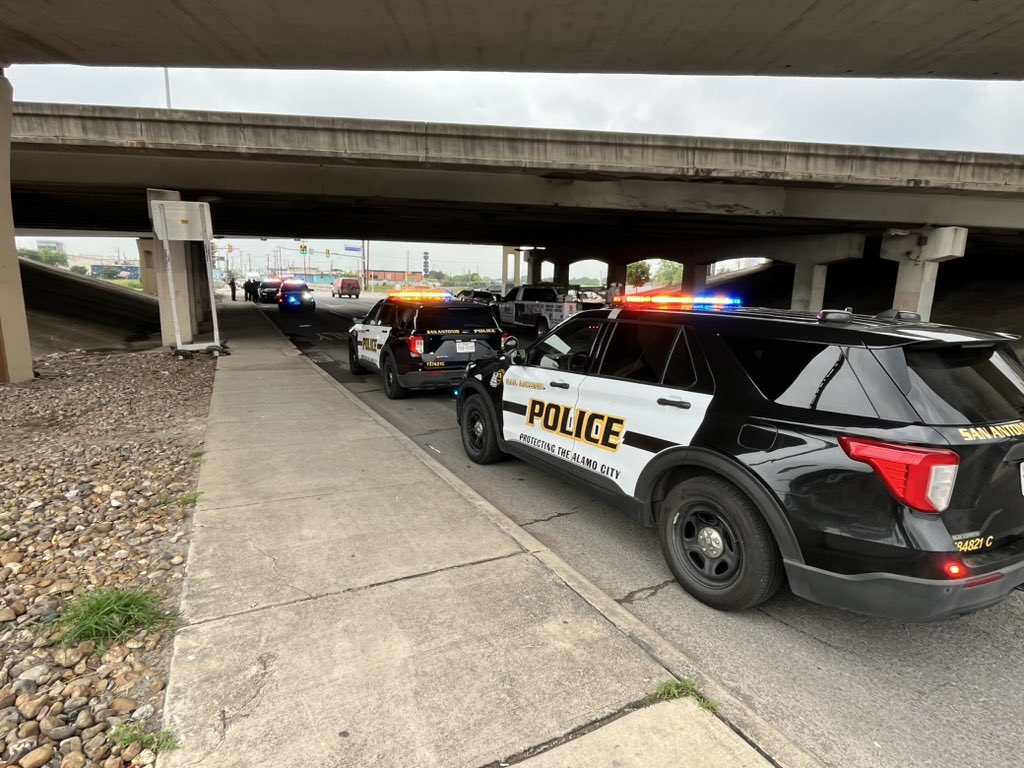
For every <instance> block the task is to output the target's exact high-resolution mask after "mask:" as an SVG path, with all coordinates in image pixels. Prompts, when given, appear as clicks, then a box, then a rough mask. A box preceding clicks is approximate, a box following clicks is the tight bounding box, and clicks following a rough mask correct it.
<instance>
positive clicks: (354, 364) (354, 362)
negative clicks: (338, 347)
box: [348, 342, 367, 376]
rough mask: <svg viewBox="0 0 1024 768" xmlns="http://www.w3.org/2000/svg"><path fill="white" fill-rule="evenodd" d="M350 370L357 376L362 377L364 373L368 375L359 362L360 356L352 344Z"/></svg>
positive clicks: (349, 355)
mask: <svg viewBox="0 0 1024 768" xmlns="http://www.w3.org/2000/svg"><path fill="white" fill-rule="evenodd" d="M348 369H349V370H350V371H351V372H352V373H353V374H354V375H356V376H362V375H363V374H364V373H367V370H366V369H365V368H364V367H363V364H362V363H360V362H359V355H358V354H357V353H356V348H355V346H353V344H352V343H351V342H349V345H348Z"/></svg>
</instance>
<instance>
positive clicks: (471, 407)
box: [459, 395, 505, 464]
mask: <svg viewBox="0 0 1024 768" xmlns="http://www.w3.org/2000/svg"><path fill="white" fill-rule="evenodd" d="M459 431H460V432H461V433H462V448H463V450H465V452H466V455H467V456H469V458H470V459H471V460H472V461H473V462H475V463H477V464H493V463H494V462H496V461H499V460H500V459H502V458H503V457H504V456H505V454H504V453H503V452H502V450H501V448H499V447H498V427H497V425H496V424H495V423H494V418H493V417H492V416H491V412H490V411H489V410H488V409H487V404H486V403H485V402H484V399H483V397H482V396H481V395H470V396H469V399H467V400H466V403H465V405H463V406H462V424H461V426H460V428H459Z"/></svg>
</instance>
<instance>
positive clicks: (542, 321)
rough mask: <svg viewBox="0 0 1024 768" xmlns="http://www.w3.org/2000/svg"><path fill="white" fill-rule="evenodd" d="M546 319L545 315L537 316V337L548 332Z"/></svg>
mask: <svg viewBox="0 0 1024 768" xmlns="http://www.w3.org/2000/svg"><path fill="white" fill-rule="evenodd" d="M548 327H549V326H548V319H547V318H546V317H538V318H537V337H538V338H539V337H541V336H543V335H544V334H545V333H547V332H548Z"/></svg>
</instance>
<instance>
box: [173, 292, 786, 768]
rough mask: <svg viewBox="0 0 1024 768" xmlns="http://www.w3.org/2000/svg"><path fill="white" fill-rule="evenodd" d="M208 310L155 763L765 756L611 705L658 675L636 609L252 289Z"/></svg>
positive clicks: (705, 720) (529, 762)
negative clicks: (199, 411) (188, 512)
mask: <svg viewBox="0 0 1024 768" xmlns="http://www.w3.org/2000/svg"><path fill="white" fill-rule="evenodd" d="M220 317H221V323H222V327H223V329H224V330H223V334H224V337H225V338H226V339H228V340H229V345H230V349H231V352H232V354H231V355H230V356H226V357H221V358H219V360H218V364H217V375H216V381H215V385H214V391H213V398H212V401H211V404H210V415H209V426H208V429H207V433H206V446H205V449H206V452H205V455H204V457H203V464H202V471H201V475H200V481H199V490H200V491H201V493H202V496H201V498H200V501H199V505H198V509H197V511H196V515H195V519H194V525H193V535H192V544H191V550H190V553H189V559H188V571H187V576H186V580H185V586H184V593H183V598H182V608H183V611H184V615H185V620H186V622H187V626H185V627H184V628H183V629H181V630H180V631H179V632H178V634H177V637H176V638H175V643H174V655H173V660H172V666H171V678H170V685H169V687H168V691H167V698H166V706H165V713H166V716H165V727H166V728H168V729H170V730H171V731H173V733H174V734H175V735H176V736H177V737H178V739H179V741H180V742H181V745H182V746H181V747H180V748H179V749H178V750H176V751H173V752H168V753H165V754H163V755H161V756H160V760H159V766H160V768H183V767H184V766H193V767H194V768H199V767H200V766H202V768H228V767H230V766H240V767H241V766H245V767H247V768H251V767H253V766H274V768H285V767H288V766H296V767H298V766H302V767H303V768H310V767H312V766H332V767H333V766H403V767H408V766H465V767H466V768H476V767H477V766H486V765H492V764H493V765H497V764H498V763H499V761H502V760H505V759H506V758H510V757H511V758H513V762H517V761H519V760H520V759H523V762H521V763H520V764H521V765H523V766H527V768H550V767H551V766H576V765H587V766H612V765H615V766H644V767H645V768H650V767H652V766H669V765H671V766H684V765H690V766H730V767H731V766H767V765H769V763H768V762H767V761H766V760H764V758H762V757H761V756H760V755H759V754H758V752H757V751H755V750H754V749H753V748H752V747H750V746H749V745H748V744H747V743H746V742H745V741H744V740H743V739H741V738H740V737H739V736H737V735H736V734H735V733H734V732H733V731H732V730H731V729H730V728H729V727H728V726H727V725H726V724H725V723H724V722H723V721H722V720H720V719H719V718H716V717H715V716H713V715H711V714H709V713H707V712H705V711H703V710H701V709H700V708H698V707H697V705H696V704H695V703H694V702H692V701H691V700H689V699H680V700H676V701H672V702H667V703H661V704H656V705H653V706H650V707H646V708H643V709H639V710H637V711H635V712H631V713H630V714H626V715H625V716H623V717H621V718H620V719H615V720H611V719H610V716H613V715H615V714H617V713H619V712H622V711H628V710H629V708H630V705H631V704H634V703H636V702H639V701H641V700H642V699H644V698H645V697H646V696H647V695H648V694H650V693H652V692H653V691H654V689H655V687H656V686H657V685H658V683H660V682H663V681H665V680H669V679H671V678H672V677H673V674H672V672H670V671H669V670H668V669H667V668H666V664H665V663H664V662H663V661H660V660H659V658H661V655H660V654H658V653H657V652H656V650H654V649H653V648H652V643H656V642H657V640H652V641H648V642H643V643H641V642H640V641H639V640H638V639H636V638H637V635H638V633H642V632H647V633H650V630H647V629H646V628H640V629H636V631H633V629H631V627H633V628H634V629H635V627H634V625H636V624H638V622H636V620H635V619H633V618H632V617H631V616H629V615H628V614H626V612H625V611H624V609H622V608H621V607H620V606H618V605H617V604H615V603H614V602H613V601H611V600H610V599H609V598H607V597H606V596H604V595H602V594H601V593H600V592H599V591H598V590H597V589H596V588H595V587H594V586H593V585H590V584H589V583H588V582H586V581H585V580H584V579H583V578H582V577H581V576H579V575H578V574H576V573H575V572H574V571H573V570H572V569H571V568H569V567H568V566H567V565H566V564H565V563H563V562H562V561H561V560H559V559H558V558H557V557H555V556H554V555H553V554H552V553H550V552H548V551H547V550H545V549H544V547H543V546H542V545H541V544H540V543H539V542H537V541H536V540H535V539H533V538H532V537H531V536H530V535H529V534H527V533H526V532H525V531H523V530H522V529H521V528H519V527H518V526H516V525H515V524H514V523H513V522H512V521H511V520H509V519H508V518H506V517H505V516H504V515H502V514H501V512H499V511H498V510H497V509H495V508H494V507H493V506H492V505H490V504H489V503H487V502H486V501H484V500H483V499H482V498H480V497H479V496H477V495H476V494H475V493H474V492H473V491H472V490H470V489H469V488H468V487H467V486H465V485H464V484H463V483H462V482H461V481H459V480H458V479H457V478H455V477H454V476H453V475H452V474H451V473H449V472H448V471H447V470H446V469H444V468H443V467H441V466H440V465H439V464H437V463H436V462H434V461H433V459H431V458H430V457H429V456H426V455H425V454H424V453H423V452H422V451H421V450H420V449H419V448H418V447H417V446H416V445H415V444H414V443H413V442H412V441H411V440H409V439H407V438H405V437H404V436H402V435H401V434H400V433H398V432H397V431H396V430H394V428H392V427H390V425H388V424H387V423H386V422H384V421H383V420H382V419H380V418H379V417H377V416H376V415H374V414H373V413H372V412H370V411H369V410H368V409H367V408H366V407H365V406H364V405H362V403H360V402H359V401H358V400H356V398H355V397H354V396H352V395H350V394H349V393H348V392H347V391H346V390H345V389H344V388H343V387H341V386H340V385H338V384H336V383H334V382H333V381H332V380H330V379H329V378H328V377H327V376H326V375H325V374H323V373H322V372H321V371H320V370H319V369H318V368H316V367H315V366H314V365H313V364H312V363H311V362H310V361H308V360H306V359H304V358H302V357H300V356H299V355H298V353H297V352H296V350H295V349H294V348H293V347H292V346H291V345H290V344H289V343H288V342H287V341H285V339H284V338H283V337H282V336H281V335H280V334H279V333H278V332H277V330H276V329H275V328H274V327H272V326H271V324H270V323H268V322H267V320H266V319H265V318H263V317H261V316H260V312H259V310H258V309H257V308H256V307H254V306H252V305H249V304H241V303H236V304H231V303H230V302H228V303H226V304H223V305H221V311H220ZM606 718H607V719H609V722H607V723H605V722H604V721H605V719H606ZM602 723H603V724H602ZM592 724H601V725H600V727H594V728H593V730H589V732H587V733H585V734H584V735H580V736H579V737H578V738H576V739H574V740H570V741H568V742H566V743H564V744H560V745H558V746H554V747H553V748H551V749H548V750H545V751H543V752H542V753H541V754H539V755H538V756H536V757H528V755H531V754H534V751H535V750H536V748H538V747H540V746H542V745H546V744H549V743H551V742H553V741H555V740H560V739H562V738H563V737H565V736H566V735H567V734H573V733H574V732H578V731H579V730H580V729H585V728H586V727H587V726H588V725H592Z"/></svg>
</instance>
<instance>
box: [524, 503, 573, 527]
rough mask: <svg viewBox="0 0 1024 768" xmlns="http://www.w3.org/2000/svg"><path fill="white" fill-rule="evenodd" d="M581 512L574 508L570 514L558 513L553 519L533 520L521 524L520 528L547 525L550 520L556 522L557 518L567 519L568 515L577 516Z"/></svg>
mask: <svg viewBox="0 0 1024 768" xmlns="http://www.w3.org/2000/svg"><path fill="white" fill-rule="evenodd" d="M578 512H579V507H573V508H572V509H570V510H569V511H568V512H558V513H556V514H554V515H552V516H551V517H542V518H541V519H540V520H531V521H530V522H528V523H520V524H519V527H520V528H525V527H526V526H528V525H536V524H537V523H546V522H547V521H548V520H554V519H555V518H556V517H566V516H568V515H575V514H577V513H578Z"/></svg>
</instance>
